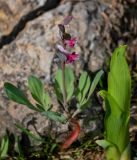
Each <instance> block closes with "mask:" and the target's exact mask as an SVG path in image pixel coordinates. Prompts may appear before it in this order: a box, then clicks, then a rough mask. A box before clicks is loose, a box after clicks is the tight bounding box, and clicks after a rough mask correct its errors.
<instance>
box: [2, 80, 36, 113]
mask: <svg viewBox="0 0 137 160" xmlns="http://www.w3.org/2000/svg"><path fill="white" fill-rule="evenodd" d="M4 88H5V91H6V94H7V96H8V97H9V98H10V99H11V100H13V101H14V102H17V103H19V104H23V105H26V106H27V107H28V108H30V109H32V110H37V109H36V108H35V106H33V105H32V104H31V103H30V102H29V100H28V99H27V98H26V96H25V95H24V93H23V92H22V91H21V90H20V89H19V88H17V87H15V86H14V85H13V84H11V83H8V82H6V83H5V84H4Z"/></svg>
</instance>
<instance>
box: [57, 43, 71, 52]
mask: <svg viewBox="0 0 137 160" xmlns="http://www.w3.org/2000/svg"><path fill="white" fill-rule="evenodd" d="M57 48H58V50H59V51H60V52H62V53H64V54H71V53H70V52H69V51H67V50H66V49H64V47H63V46H61V45H59V44H58V45H57Z"/></svg>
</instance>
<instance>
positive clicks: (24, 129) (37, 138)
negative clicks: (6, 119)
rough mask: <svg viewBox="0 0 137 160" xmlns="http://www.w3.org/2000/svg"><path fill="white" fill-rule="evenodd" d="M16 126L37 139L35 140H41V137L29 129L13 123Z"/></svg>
mask: <svg viewBox="0 0 137 160" xmlns="http://www.w3.org/2000/svg"><path fill="white" fill-rule="evenodd" d="M15 125H16V127H17V128H19V129H20V130H21V131H22V132H24V133H26V134H27V135H28V136H30V137H31V138H33V139H35V140H37V141H43V139H42V138H41V137H39V136H37V135H35V134H33V133H32V132H31V131H29V130H28V129H26V128H25V127H23V126H21V125H20V124H17V123H16V124H15Z"/></svg>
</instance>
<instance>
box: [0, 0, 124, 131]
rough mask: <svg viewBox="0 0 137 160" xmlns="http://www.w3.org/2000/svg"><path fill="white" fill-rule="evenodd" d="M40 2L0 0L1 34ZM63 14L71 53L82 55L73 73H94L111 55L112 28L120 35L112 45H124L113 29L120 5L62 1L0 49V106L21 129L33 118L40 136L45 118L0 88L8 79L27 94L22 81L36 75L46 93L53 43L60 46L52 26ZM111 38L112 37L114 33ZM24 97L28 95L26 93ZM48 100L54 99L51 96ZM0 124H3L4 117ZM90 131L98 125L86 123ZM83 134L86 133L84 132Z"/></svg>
mask: <svg viewBox="0 0 137 160" xmlns="http://www.w3.org/2000/svg"><path fill="white" fill-rule="evenodd" d="M44 3H45V0H40V1H38V0H34V1H31V0H30V1H29V0H7V1H4V0H1V1H0V36H2V35H8V34H9V33H10V32H11V31H12V29H13V27H14V26H15V25H16V24H17V23H18V21H19V20H20V18H21V17H22V16H24V15H26V14H27V13H29V12H31V11H32V10H34V9H36V8H38V7H39V6H41V5H43V4H44ZM118 11H119V12H118ZM68 14H72V15H73V17H74V20H73V21H72V22H71V23H70V27H69V28H68V29H69V30H70V31H71V33H72V34H73V35H74V36H77V37H78V44H77V47H76V51H77V52H79V53H80V56H81V58H80V60H79V61H78V62H76V63H75V64H74V66H75V67H74V69H75V71H76V75H79V73H80V72H81V71H82V70H83V69H84V70H88V71H91V72H96V71H97V70H99V69H100V68H101V67H102V65H103V63H104V61H105V60H106V57H107V56H108V55H109V56H110V53H111V50H112V48H113V47H114V46H116V43H115V41H114V42H113V36H114V35H115V34H114V33H113V34H112V31H113V29H115V31H116V33H118V34H119V35H120V36H121V37H120V36H119V37H120V38H119V37H118V42H117V43H121V41H122V43H123V41H124V38H122V34H121V33H120V31H119V28H118V27H117V26H119V24H120V20H121V19H122V16H123V15H124V7H123V5H122V4H121V3H116V4H115V3H114V4H111V3H110V2H108V1H103V0H102V1H98V0H97V1H96V0H92V1H86V2H81V3H79V2H77V1H76V2H75V3H74V4H73V2H72V3H71V2H66V3H62V4H61V5H60V6H59V7H58V8H56V9H54V10H52V11H49V12H46V13H44V14H42V15H41V16H39V17H37V18H35V19H34V20H33V21H30V22H28V23H27V24H26V26H25V27H24V28H23V30H21V31H20V32H19V34H18V35H17V37H16V39H15V40H13V41H12V42H11V43H10V44H8V45H5V46H3V48H2V49H1V50H0V93H1V94H0V104H1V106H2V108H4V109H5V110H7V112H8V113H9V115H10V117H12V118H13V121H14V120H16V121H20V122H22V123H23V122H24V121H25V125H26V126H27V124H26V122H28V121H31V118H32V117H36V119H37V125H36V127H37V129H38V131H40V132H43V130H44V128H45V127H47V126H48V122H47V121H46V118H45V117H44V118H43V117H41V116H40V115H39V114H37V113H35V112H32V111H31V110H29V109H27V108H26V107H24V106H22V105H18V104H15V103H13V102H11V101H9V100H8V99H7V97H6V95H5V92H4V90H3V84H4V82H6V81H10V82H12V83H14V84H15V85H17V86H18V87H20V88H22V89H24V90H25V91H26V92H27V89H26V88H27V87H26V86H27V77H28V76H29V75H30V74H35V75H36V76H37V77H40V78H41V80H42V81H43V83H44V84H45V88H48V89H49V85H46V84H49V82H50V79H51V76H52V74H53V73H52V72H53V71H54V66H55V65H54V64H55V63H53V61H54V60H53V59H54V56H55V54H56V49H55V45H56V44H57V43H59V37H58V27H57V24H59V23H60V22H61V21H62V19H63V18H64V16H66V15H68ZM114 37H116V38H117V35H115V36H114ZM111 47H112V48H111ZM49 90H51V89H49ZM27 94H28V96H29V97H30V95H29V93H28V92H27ZM52 97H55V96H54V95H52ZM30 99H31V97H30ZM53 102H54V104H56V100H55V98H53ZM57 109H58V108H57V105H55V110H57ZM93 110H94V108H93ZM0 112H1V111H0ZM89 113H90V112H89ZM85 114H87V112H85ZM89 116H90V115H89ZM32 119H33V118H32ZM3 121H4V124H6V121H7V119H4V120H3ZM91 121H92V120H91ZM45 123H46V124H45ZM81 123H83V122H81ZM97 123H98V122H97ZM90 126H91V129H90ZM3 128H4V127H3ZM5 128H6V126H5ZM93 128H94V129H97V126H95V124H94V123H93V122H89V127H87V131H90V130H91V131H92V130H93ZM55 129H56V128H54V129H53V130H55ZM59 130H62V131H65V130H67V128H66V127H64V128H59ZM83 130H86V129H85V128H83Z"/></svg>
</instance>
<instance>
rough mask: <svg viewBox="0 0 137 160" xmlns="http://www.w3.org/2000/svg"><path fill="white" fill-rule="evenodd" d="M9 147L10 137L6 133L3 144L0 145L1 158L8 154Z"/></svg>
mask: <svg viewBox="0 0 137 160" xmlns="http://www.w3.org/2000/svg"><path fill="white" fill-rule="evenodd" d="M8 148H9V138H8V135H5V136H4V138H3V139H2V142H1V146H0V158H4V157H6V156H7V152H8Z"/></svg>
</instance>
